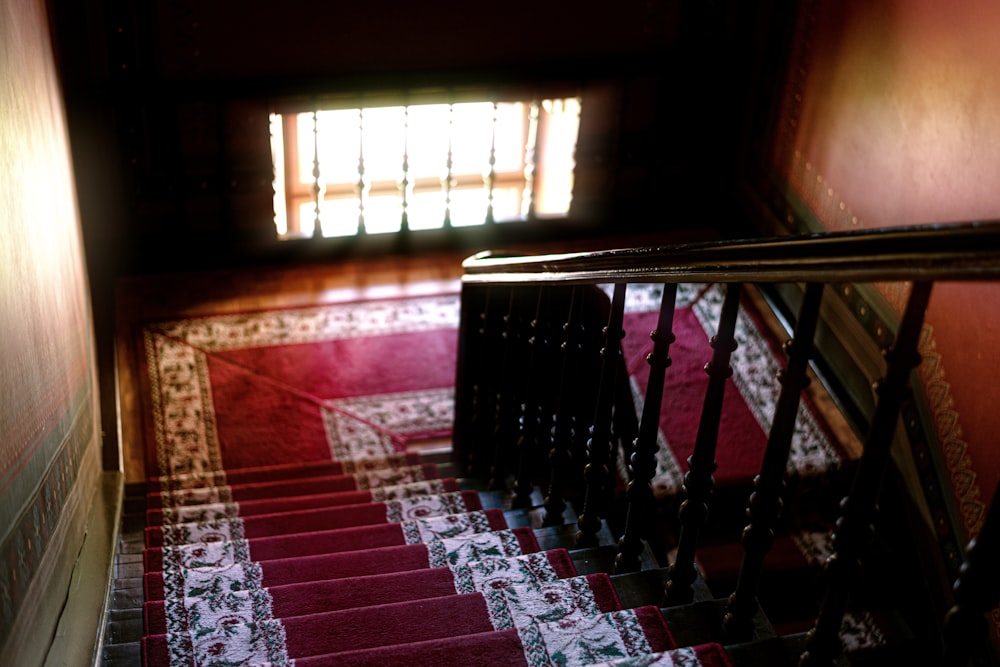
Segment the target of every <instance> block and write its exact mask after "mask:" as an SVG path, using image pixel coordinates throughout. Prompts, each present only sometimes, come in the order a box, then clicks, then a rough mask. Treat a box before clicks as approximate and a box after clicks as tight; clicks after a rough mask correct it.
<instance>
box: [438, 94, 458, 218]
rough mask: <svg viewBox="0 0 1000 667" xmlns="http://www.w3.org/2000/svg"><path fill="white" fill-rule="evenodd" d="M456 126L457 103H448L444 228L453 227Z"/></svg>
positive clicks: (444, 179) (443, 183)
mask: <svg viewBox="0 0 1000 667" xmlns="http://www.w3.org/2000/svg"><path fill="white" fill-rule="evenodd" d="M454 127H455V105H454V104H449V105H448V155H447V157H446V158H445V162H444V170H445V171H444V178H443V179H442V180H443V182H442V183H441V185H442V186H443V187H444V228H445V229H451V186H452V183H453V178H454V177H453V176H452V173H451V170H452V167H453V165H454V162H453V161H452V152H451V148H452V146H451V139H452V133H453V130H454Z"/></svg>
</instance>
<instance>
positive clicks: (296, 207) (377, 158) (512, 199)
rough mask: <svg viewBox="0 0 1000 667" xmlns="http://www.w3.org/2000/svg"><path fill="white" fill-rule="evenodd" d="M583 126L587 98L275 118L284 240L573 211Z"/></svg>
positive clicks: (278, 220) (278, 221)
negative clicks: (576, 158) (578, 141)
mask: <svg viewBox="0 0 1000 667" xmlns="http://www.w3.org/2000/svg"><path fill="white" fill-rule="evenodd" d="M579 119H580V101H579V99H577V98H563V99H547V100H542V101H537V102H531V101H510V102H508V101H504V102H492V101H486V102H483V101H479V102H458V103H446V104H414V105H406V106H377V105H373V106H368V107H363V106H359V107H356V108H333V109H316V110H312V111H306V112H297V111H293V112H289V113H282V114H272V115H271V138H272V140H271V143H272V153H273V156H274V165H275V183H274V191H275V202H274V208H275V226H276V228H277V233H278V236H279V238H282V239H289V238H300V237H310V236H324V237H332V236H353V235H356V234H364V233H371V234H375V233H391V232H398V231H400V230H401V229H409V230H422V229H439V228H441V227H466V226H472V225H482V224H489V223H492V222H509V221H516V220H527V219H531V218H542V217H548V216H561V215H566V214H567V213H568V212H569V206H570V202H571V200H572V191H573V167H574V161H573V154H574V150H575V147H576V138H577V132H578V129H579Z"/></svg>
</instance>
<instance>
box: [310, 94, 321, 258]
mask: <svg viewBox="0 0 1000 667" xmlns="http://www.w3.org/2000/svg"><path fill="white" fill-rule="evenodd" d="M312 122H313V170H312V177H313V233H312V236H313V238H314V239H319V238H323V221H322V220H321V219H320V209H321V206H320V204H321V202H322V201H323V184H322V181H320V174H321V172H320V170H319V111H317V110H316V109H315V108H313V113H312Z"/></svg>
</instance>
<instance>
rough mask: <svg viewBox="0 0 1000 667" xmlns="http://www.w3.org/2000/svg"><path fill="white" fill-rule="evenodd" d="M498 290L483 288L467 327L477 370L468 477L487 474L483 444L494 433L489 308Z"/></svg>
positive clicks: (466, 461) (466, 469) (473, 391)
mask: <svg viewBox="0 0 1000 667" xmlns="http://www.w3.org/2000/svg"><path fill="white" fill-rule="evenodd" d="M497 289H498V288H496V287H487V288H485V295H484V297H483V305H482V309H481V310H480V312H478V313H477V314H475V315H474V316H472V318H473V319H474V322H473V323H472V324H471V325H470V328H474V331H473V332H472V336H473V337H474V339H475V341H476V346H475V349H474V351H473V354H472V355H470V357H472V358H474V363H476V367H475V368H474V369H473V370H472V371H471V373H470V374H471V375H472V377H473V383H472V387H471V394H472V396H471V398H470V399H469V412H470V418H469V430H468V433H469V443H468V445H467V446H468V450H467V453H466V456H465V471H466V474H468V475H470V476H476V475H478V474H485V473H486V472H487V470H488V467H487V466H486V465H484V459H485V456H484V454H485V452H486V444H485V443H486V441H487V438H488V434H491V433H492V431H493V415H494V413H495V410H496V408H495V407H493V404H492V400H491V398H492V397H493V396H494V395H495V392H494V390H493V385H492V383H493V381H494V380H495V376H494V371H495V369H494V368H493V366H492V365H491V364H490V361H491V360H492V359H493V357H494V353H493V350H492V348H491V342H492V341H491V338H490V337H491V323H490V317H491V316H492V313H491V307H492V308H494V309H495V308H496V306H495V305H492V301H493V297H494V292H495V291H496V290H497ZM462 301H463V304H464V303H465V301H466V298H465V296H464V295H463V299H462ZM463 444H464V443H463Z"/></svg>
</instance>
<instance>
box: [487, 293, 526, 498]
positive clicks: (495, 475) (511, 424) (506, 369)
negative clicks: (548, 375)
mask: <svg viewBox="0 0 1000 667" xmlns="http://www.w3.org/2000/svg"><path fill="white" fill-rule="evenodd" d="M509 290H510V297H509V299H508V301H507V314H506V315H504V317H503V332H502V333H501V334H500V338H501V342H500V344H501V347H502V350H501V353H500V359H501V363H500V368H499V369H498V370H497V372H498V373H499V381H498V382H497V389H496V397H495V410H494V423H493V464H492V466H491V467H490V478H489V484H488V488H489V489H491V490H494V491H495V490H503V489H506V488H507V483H506V475H507V473H508V461H509V459H510V456H511V450H512V449H513V448H514V445H515V443H516V429H515V417H514V415H515V406H516V405H517V397H516V395H515V390H514V387H515V385H516V383H517V379H518V377H517V376H518V372H517V369H515V368H514V367H513V365H514V363H515V361H516V360H517V349H516V345H517V340H518V338H519V332H518V331H517V327H518V321H517V320H518V313H517V308H516V296H517V288H514V287H511V288H509Z"/></svg>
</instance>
